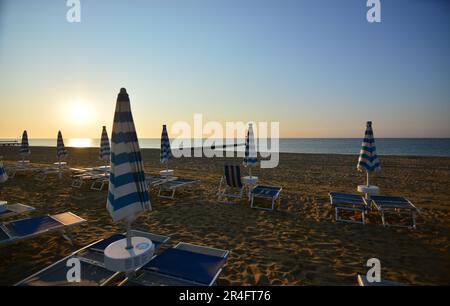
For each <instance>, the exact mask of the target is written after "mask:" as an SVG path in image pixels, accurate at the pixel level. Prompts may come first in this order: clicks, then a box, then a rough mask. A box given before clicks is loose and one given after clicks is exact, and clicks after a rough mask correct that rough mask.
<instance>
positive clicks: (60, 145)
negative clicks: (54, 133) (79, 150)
mask: <svg viewBox="0 0 450 306" xmlns="http://www.w3.org/2000/svg"><path fill="white" fill-rule="evenodd" d="M66 155H67V150H66V147H65V146H64V140H63V137H62V134H61V131H58V140H57V143H56V157H58V161H59V160H61V158H62V157H64V156H66Z"/></svg>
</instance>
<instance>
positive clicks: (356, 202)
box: [329, 192, 370, 224]
mask: <svg viewBox="0 0 450 306" xmlns="http://www.w3.org/2000/svg"><path fill="white" fill-rule="evenodd" d="M329 196H330V203H331V206H332V207H333V208H334V209H335V218H336V222H347V223H357V224H365V214H366V212H368V211H370V207H369V205H368V204H367V202H366V199H365V198H364V197H363V196H362V195H359V194H352V193H342V192H330V193H329ZM341 210H345V211H351V212H355V213H358V212H359V213H361V221H359V220H352V219H344V218H342V217H341V216H340V211H341Z"/></svg>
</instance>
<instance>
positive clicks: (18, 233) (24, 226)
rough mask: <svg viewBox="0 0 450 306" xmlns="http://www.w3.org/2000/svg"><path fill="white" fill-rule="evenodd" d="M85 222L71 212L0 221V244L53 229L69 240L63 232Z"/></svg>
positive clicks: (52, 230) (45, 232)
mask: <svg viewBox="0 0 450 306" xmlns="http://www.w3.org/2000/svg"><path fill="white" fill-rule="evenodd" d="M86 222H87V221H86V220H84V219H83V218H81V217H79V216H77V215H75V214H73V213H71V212H65V213H61V214H57V215H44V216H38V217H33V218H27V219H21V220H14V221H8V222H3V223H0V245H3V244H7V243H12V242H17V241H21V240H25V239H28V238H32V237H35V236H39V235H43V234H47V233H51V232H55V231H61V232H62V234H63V237H64V238H65V239H66V240H69V241H70V239H69V238H68V237H67V236H66V235H65V232H66V231H67V230H69V229H70V228H72V227H74V226H78V225H81V224H83V223H86Z"/></svg>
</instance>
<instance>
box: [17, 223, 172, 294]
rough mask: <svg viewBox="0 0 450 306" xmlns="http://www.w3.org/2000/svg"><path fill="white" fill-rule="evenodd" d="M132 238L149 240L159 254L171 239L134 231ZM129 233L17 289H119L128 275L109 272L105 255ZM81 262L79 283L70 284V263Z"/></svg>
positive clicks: (53, 267)
mask: <svg viewBox="0 0 450 306" xmlns="http://www.w3.org/2000/svg"><path fill="white" fill-rule="evenodd" d="M131 235H132V236H139V237H146V238H149V239H150V240H151V241H152V242H153V244H154V245H155V250H157V249H158V248H159V247H160V246H161V245H162V244H163V243H166V242H167V241H169V240H170V237H167V236H163V235H156V234H153V233H148V232H142V231H138V230H131ZM125 237H126V233H123V234H115V235H112V236H110V237H108V238H105V239H101V240H98V241H96V242H94V243H91V244H89V245H87V246H85V247H83V248H81V249H79V250H78V251H75V252H73V253H72V254H71V255H69V256H67V257H65V258H63V259H61V260H59V261H57V262H55V263H54V264H52V265H50V266H48V267H46V268H44V269H42V270H40V271H38V272H36V273H34V274H33V275H31V276H29V277H27V278H25V279H24V280H22V281H20V282H18V283H17V284H15V286H107V285H118V284H120V283H121V282H122V281H123V280H124V279H125V274H124V273H121V272H113V271H110V270H107V269H106V268H105V265H104V251H105V249H106V247H107V246H108V245H110V244H111V243H113V242H115V241H117V240H120V239H123V238H125ZM73 259H78V260H79V261H80V265H81V267H80V272H81V280H80V282H68V280H67V273H68V271H69V269H70V268H71V266H69V267H68V266H67V263H68V262H69V261H70V260H73Z"/></svg>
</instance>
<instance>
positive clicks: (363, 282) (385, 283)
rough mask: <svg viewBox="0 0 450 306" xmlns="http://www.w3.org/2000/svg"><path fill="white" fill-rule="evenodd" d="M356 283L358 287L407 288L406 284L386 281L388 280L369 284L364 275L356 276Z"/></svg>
mask: <svg viewBox="0 0 450 306" xmlns="http://www.w3.org/2000/svg"><path fill="white" fill-rule="evenodd" d="M357 281H358V285H359V286H361V287H374V286H375V287H383V286H384V287H386V286H387V287H400V286H408V285H407V284H403V283H397V282H393V281H388V280H381V282H373V283H371V282H369V281H368V280H367V277H366V276H365V275H360V274H358V277H357Z"/></svg>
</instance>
